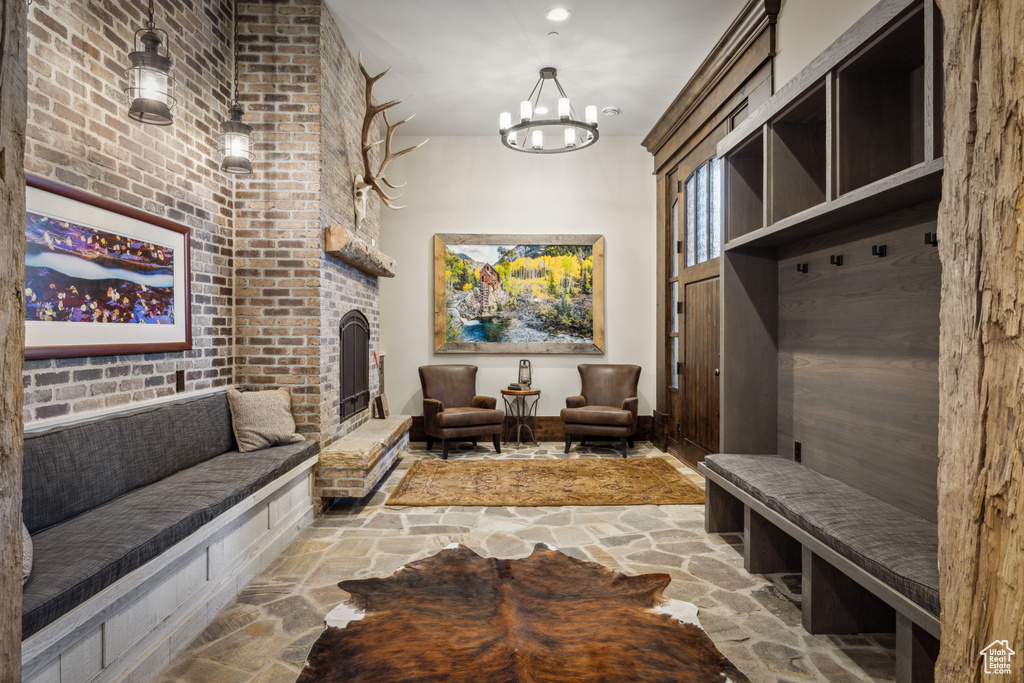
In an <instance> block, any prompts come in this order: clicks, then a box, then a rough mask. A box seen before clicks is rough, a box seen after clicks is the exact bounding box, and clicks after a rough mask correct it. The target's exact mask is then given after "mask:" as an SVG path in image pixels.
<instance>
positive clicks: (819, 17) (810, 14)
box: [775, 0, 877, 90]
mask: <svg viewBox="0 0 1024 683" xmlns="http://www.w3.org/2000/svg"><path fill="white" fill-rule="evenodd" d="M875 4H877V0H785V1H784V2H783V3H782V10H781V11H780V12H779V29H778V46H777V49H778V54H777V55H776V57H775V89H776V90H778V89H779V88H781V87H782V86H783V85H785V84H786V83H787V82H788V81H789V80H791V79H792V78H793V77H794V76H796V75H797V74H798V73H800V70H801V69H803V68H804V67H805V66H807V65H808V64H810V63H811V60H813V59H814V58H815V57H817V56H818V55H819V54H821V53H822V52H824V51H825V48H827V47H828V46H829V45H831V44H832V43H833V42H835V40H836V38H838V37H839V36H841V35H842V34H843V33H844V32H845V31H846V29H848V28H850V27H851V26H853V24H854V23H855V22H856V21H857V20H858V19H860V18H861V17H862V16H864V14H865V13H866V12H867V11H868V10H869V9H871V8H872V7H874V6H875Z"/></svg>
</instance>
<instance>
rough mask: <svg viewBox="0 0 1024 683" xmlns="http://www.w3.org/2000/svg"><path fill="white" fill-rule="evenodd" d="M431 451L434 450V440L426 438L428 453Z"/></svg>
mask: <svg viewBox="0 0 1024 683" xmlns="http://www.w3.org/2000/svg"><path fill="white" fill-rule="evenodd" d="M433 449H434V440H433V439H431V438H430V437H429V436H428V437H427V450H428V451H430V450H433Z"/></svg>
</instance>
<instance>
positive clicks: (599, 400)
mask: <svg viewBox="0 0 1024 683" xmlns="http://www.w3.org/2000/svg"><path fill="white" fill-rule="evenodd" d="M578 369H579V371H580V383H581V384H582V385H583V386H582V388H581V389H580V395H579V396H570V397H569V398H567V399H565V408H563V409H562V424H563V425H564V429H565V452H566V453H568V452H569V448H570V447H572V437H573V435H576V436H578V437H579V438H580V443H581V444H586V440H587V437H588V436H600V437H612V438H616V437H617V438H618V439H619V447H620V448H621V450H622V457H623V458H625V457H626V444H627V442H628V443H629V447H630V448H632V447H633V434H634V433H636V410H637V396H636V394H637V385H638V384H639V383H640V366H639V365H588V364H583V365H580V366H578Z"/></svg>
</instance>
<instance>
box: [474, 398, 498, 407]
mask: <svg viewBox="0 0 1024 683" xmlns="http://www.w3.org/2000/svg"><path fill="white" fill-rule="evenodd" d="M469 405H470V406H471V407H473V408H484V409H486V410H494V407H495V406H496V405H498V399H496V398H493V397H491V396H474V397H473V400H472V401H470V402H469Z"/></svg>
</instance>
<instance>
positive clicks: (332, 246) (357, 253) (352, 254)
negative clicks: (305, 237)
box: [324, 225, 395, 277]
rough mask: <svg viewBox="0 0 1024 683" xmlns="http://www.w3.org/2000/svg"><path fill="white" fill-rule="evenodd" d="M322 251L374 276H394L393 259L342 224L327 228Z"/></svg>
mask: <svg viewBox="0 0 1024 683" xmlns="http://www.w3.org/2000/svg"><path fill="white" fill-rule="evenodd" d="M324 251H326V252H327V253H328V254H330V255H331V256H335V257H337V258H339V259H341V260H342V261H344V262H345V263H347V264H349V265H350V266H353V267H355V268H358V269H359V270H361V271H363V272H364V273H367V274H369V275H373V276H374V277H394V276H395V259H393V258H391V257H390V256H388V255H387V254H385V253H384V252H382V251H381V250H380V249H377V248H376V247H375V246H373V245H371V244H368V243H367V242H365V241H363V240H361V239H359V237H357V236H356V235H354V234H353V233H351V232H349V230H348V228H346V227H345V226H343V225H332V226H330V227H328V228H327V234H326V236H325V239H324Z"/></svg>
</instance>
